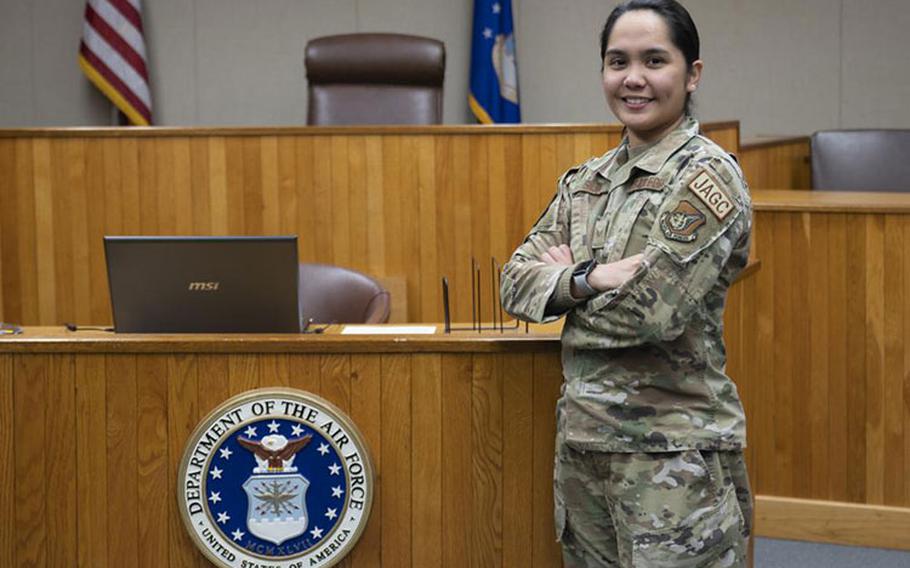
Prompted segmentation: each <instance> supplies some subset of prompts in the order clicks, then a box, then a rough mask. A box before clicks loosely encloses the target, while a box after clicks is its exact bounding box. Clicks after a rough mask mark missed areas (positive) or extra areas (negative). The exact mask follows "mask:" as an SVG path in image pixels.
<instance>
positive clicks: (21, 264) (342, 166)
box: [0, 123, 738, 325]
mask: <svg viewBox="0 0 910 568" xmlns="http://www.w3.org/2000/svg"><path fill="white" fill-rule="evenodd" d="M705 131H706V132H707V134H708V135H709V136H711V137H712V138H714V139H715V140H716V141H718V143H720V144H722V145H724V146H725V147H726V148H728V149H730V150H731V151H735V149H736V147H737V143H738V124H737V123H723V124H713V125H712V124H707V125H705ZM619 140H620V129H619V128H618V127H616V126H592V125H584V126H578V125H576V126H537V127H535V126H517V127H483V126H476V127H444V126H440V127H399V128H390V127H377V128H369V129H364V128H305V129H272V130H250V129H245V130H244V129H233V130H230V129H222V130H193V129H148V130H142V131H137V130H130V129H111V130H84V129H75V130H60V131H55V130H30V131H0V283H2V284H0V317H2V318H3V319H5V320H7V321H15V322H18V323H23V324H28V325H48V324H60V323H63V322H68V321H72V322H79V323H83V324H88V323H95V324H101V323H106V322H110V321H111V315H110V309H109V298H108V289H107V277H106V269H105V264H104V251H103V246H102V236H103V235H106V234H107V235H116V234H142V235H167V234H182V235H223V234H233V235H261V234H289V233H296V234H298V235H299V237H300V239H299V252H300V258H301V260H302V261H306V262H325V263H331V264H338V265H341V266H347V267H350V268H354V269H357V270H361V271H364V272H366V273H369V274H373V275H376V276H388V277H400V278H403V279H404V280H405V281H406V282H407V306H408V311H409V313H408V314H407V318H408V319H409V320H411V321H441V320H442V307H441V292H440V280H441V277H442V276H443V275H447V276H448V277H449V282H450V285H451V286H452V287H453V294H452V299H453V301H454V306H453V308H454V312H453V313H454V317H455V319H460V320H462V321H466V320H470V317H471V306H470V298H471V266H470V261H471V257H472V256H474V257H476V258H477V259H478V260H479V262H480V266H481V267H482V269H483V277H482V278H481V283H482V285H483V295H484V296H485V297H486V299H487V300H489V299H490V297H491V296H490V258H491V256H495V257H496V258H497V259H498V260H499V262H500V263H502V262H505V260H506V259H507V258H508V256H509V255H510V254H511V252H512V250H513V249H514V248H515V246H517V244H518V243H519V242H520V241H521V239H522V238H523V237H524V235H525V233H526V231H527V230H528V228H529V227H530V226H531V224H532V223H533V222H534V220H535V219H536V218H537V216H538V215H539V214H540V212H541V211H542V210H543V208H544V207H545V206H546V204H547V203H548V202H549V200H550V199H551V197H552V195H553V193H554V191H555V187H556V183H555V182H556V179H557V177H558V176H559V175H560V174H561V173H562V172H563V171H564V170H565V169H567V168H568V167H570V166H572V165H573V164H576V163H579V162H581V161H584V160H586V159H587V158H589V157H590V156H592V155H595V154H601V153H603V152H605V151H606V150H608V149H609V148H611V147H613V146H615V145H616V144H617V143H618V141H619ZM393 301H394V299H393ZM490 306H491V304H490V302H489V301H485V302H484V303H483V305H482V306H481V307H482V314H483V317H484V318H487V319H490V317H491V307H490Z"/></svg>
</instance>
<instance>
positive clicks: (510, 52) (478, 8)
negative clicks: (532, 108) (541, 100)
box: [468, 0, 521, 124]
mask: <svg viewBox="0 0 910 568" xmlns="http://www.w3.org/2000/svg"><path fill="white" fill-rule="evenodd" d="M468 103H469V104H470V105H471V111H472V112H473V113H474V116H475V117H477V120H479V121H480V122H482V123H484V124H492V123H496V122H521V109H520V107H519V106H518V67H517V63H516V59H515V35H514V33H513V31H512V0H475V2H474V29H473V31H472V36H471V91H470V93H469V94H468Z"/></svg>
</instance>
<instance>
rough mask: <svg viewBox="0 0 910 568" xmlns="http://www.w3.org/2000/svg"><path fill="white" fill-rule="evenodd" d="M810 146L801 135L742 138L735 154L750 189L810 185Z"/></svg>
mask: <svg viewBox="0 0 910 568" xmlns="http://www.w3.org/2000/svg"><path fill="white" fill-rule="evenodd" d="M809 150H810V148H809V139H808V138H806V137H804V136H800V137H797V138H776V139H768V140H762V141H754V142H745V141H744V142H743V143H742V144H741V145H740V148H739V155H738V158H739V162H740V165H741V166H742V168H743V173H744V174H746V180H747V181H748V182H749V187H750V188H752V189H811V188H812V168H811V163H810V161H809V157H810V154H809Z"/></svg>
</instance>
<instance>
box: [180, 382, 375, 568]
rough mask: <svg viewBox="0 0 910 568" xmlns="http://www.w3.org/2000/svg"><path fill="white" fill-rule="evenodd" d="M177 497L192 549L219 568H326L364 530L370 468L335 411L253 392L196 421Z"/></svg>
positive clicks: (276, 393)
mask: <svg viewBox="0 0 910 568" xmlns="http://www.w3.org/2000/svg"><path fill="white" fill-rule="evenodd" d="M177 495H178V497H177V499H178V501H179V505H180V512H181V516H182V517H183V520H184V523H185V524H186V528H187V530H188V531H189V533H190V536H191V537H192V539H193V542H195V544H196V546H197V547H199V549H200V550H201V551H202V552H203V553H204V554H205V555H206V556H207V557H208V559H209V560H211V561H212V562H213V563H215V564H216V565H219V566H228V567H232V568H234V567H236V568H266V567H269V568H272V567H275V568H277V567H281V568H312V567H318V568H327V567H329V566H332V565H334V564H335V563H336V562H338V561H340V560H341V559H342V558H344V557H345V555H346V554H348V552H350V551H351V549H353V547H354V545H355V544H356V542H357V539H358V538H360V534H361V533H362V532H363V529H364V527H365V526H366V523H367V520H368V519H369V517H370V506H371V504H372V501H373V467H372V464H371V462H370V457H369V452H368V451H367V447H366V445H365V444H364V442H363V437H362V436H361V435H360V433H359V432H358V431H357V428H356V427H355V426H354V424H353V422H351V420H350V419H349V418H348V417H347V416H345V414H344V413H342V412H341V411H340V410H339V409H337V408H335V407H334V406H333V405H332V404H330V403H329V402H327V401H325V400H323V399H321V398H319V397H317V396H315V395H312V394H310V393H307V392H303V391H298V390H292V389H284V388H272V389H259V390H253V391H249V392H246V393H243V394H240V395H238V396H235V397H233V398H231V399H230V400H228V401H226V402H225V403H224V404H222V405H221V406H219V407H218V408H216V409H215V410H214V411H212V412H211V413H210V414H209V415H208V416H206V417H205V419H203V420H202V422H200V423H199V425H198V426H197V427H196V430H195V431H194V432H193V434H192V436H190V439H189V441H188V442H187V446H186V450H185V451H184V454H183V459H182V460H181V462H180V475H179V478H178V487H177Z"/></svg>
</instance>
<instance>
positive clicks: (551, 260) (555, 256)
mask: <svg viewBox="0 0 910 568" xmlns="http://www.w3.org/2000/svg"><path fill="white" fill-rule="evenodd" d="M540 260H541V262H543V263H544V264H561V265H564V266H575V260H574V258H573V257H572V249H570V248H569V245H559V246H558V247H550V248H548V249H547V250H546V252H544V253H543V254H542V255H540Z"/></svg>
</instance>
